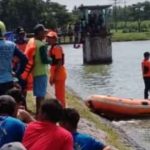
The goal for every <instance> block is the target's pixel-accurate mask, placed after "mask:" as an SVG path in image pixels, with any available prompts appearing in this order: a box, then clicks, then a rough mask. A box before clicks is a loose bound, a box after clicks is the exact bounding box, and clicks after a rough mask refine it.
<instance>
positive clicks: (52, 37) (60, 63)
mask: <svg viewBox="0 0 150 150" xmlns="http://www.w3.org/2000/svg"><path fill="white" fill-rule="evenodd" d="M57 38H58V37H57V33H56V32H54V31H50V32H48V34H47V38H46V40H47V42H48V44H49V45H51V48H50V50H49V56H50V57H51V58H52V64H51V68H50V80H49V82H50V84H51V85H54V86H55V96H56V98H57V99H58V100H60V102H61V104H62V106H63V107H65V106H66V102H65V81H66V77H67V73H66V69H65V67H64V52H63V49H62V47H61V46H59V45H58V44H57Z"/></svg>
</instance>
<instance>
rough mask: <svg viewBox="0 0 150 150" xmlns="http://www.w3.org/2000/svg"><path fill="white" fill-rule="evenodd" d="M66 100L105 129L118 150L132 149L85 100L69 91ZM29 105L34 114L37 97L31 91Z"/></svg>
mask: <svg viewBox="0 0 150 150" xmlns="http://www.w3.org/2000/svg"><path fill="white" fill-rule="evenodd" d="M66 100H67V105H68V107H73V108H75V109H77V110H78V111H79V113H80V116H81V117H83V118H85V119H87V120H88V121H90V122H93V123H94V124H95V126H96V128H97V129H100V130H103V131H104V132H105V133H106V134H107V136H108V138H107V139H106V143H107V144H108V145H112V146H114V147H115V148H117V149H118V150H131V148H129V147H127V145H125V144H124V142H123V140H121V138H120V136H119V134H118V133H117V132H116V131H115V130H114V129H113V128H112V127H111V126H110V125H109V124H107V123H104V121H102V119H101V118H100V117H99V116H97V115H95V114H93V113H91V112H90V110H89V108H88V107H86V106H85V104H84V102H83V101H81V99H80V98H78V97H77V96H76V95H75V94H74V93H73V92H71V91H67V96H66ZM27 106H28V109H29V111H30V112H32V113H33V114H34V113H35V97H33V96H32V92H29V93H28V95H27Z"/></svg>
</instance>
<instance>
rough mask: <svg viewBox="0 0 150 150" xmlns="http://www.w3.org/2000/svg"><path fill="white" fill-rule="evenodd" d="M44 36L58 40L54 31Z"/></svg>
mask: <svg viewBox="0 0 150 150" xmlns="http://www.w3.org/2000/svg"><path fill="white" fill-rule="evenodd" d="M46 36H47V37H51V38H58V35H57V33H56V32H54V31H49V32H48V33H47V35H46Z"/></svg>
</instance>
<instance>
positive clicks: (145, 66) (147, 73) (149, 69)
mask: <svg viewBox="0 0 150 150" xmlns="http://www.w3.org/2000/svg"><path fill="white" fill-rule="evenodd" d="M142 73H143V77H150V61H149V60H143V61H142Z"/></svg>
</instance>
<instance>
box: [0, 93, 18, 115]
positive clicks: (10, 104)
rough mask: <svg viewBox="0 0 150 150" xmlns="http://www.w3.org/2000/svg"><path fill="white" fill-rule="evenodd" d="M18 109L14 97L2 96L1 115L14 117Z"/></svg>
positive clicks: (0, 102)
mask: <svg viewBox="0 0 150 150" xmlns="http://www.w3.org/2000/svg"><path fill="white" fill-rule="evenodd" d="M15 109H16V102H15V100H14V98H13V97H12V96H9V95H2V96H0V114H6V115H10V116H13V115H14V112H15Z"/></svg>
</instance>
